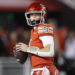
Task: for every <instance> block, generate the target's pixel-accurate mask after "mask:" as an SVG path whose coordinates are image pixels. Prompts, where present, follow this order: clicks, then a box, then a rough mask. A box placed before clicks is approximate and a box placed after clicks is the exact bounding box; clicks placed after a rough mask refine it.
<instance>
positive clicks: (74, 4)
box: [59, 0, 75, 10]
mask: <svg viewBox="0 0 75 75" xmlns="http://www.w3.org/2000/svg"><path fill="white" fill-rule="evenodd" d="M59 1H60V2H62V3H64V4H66V5H67V6H69V7H71V8H72V9H74V10H75V0H59Z"/></svg>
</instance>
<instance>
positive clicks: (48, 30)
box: [30, 24, 55, 68]
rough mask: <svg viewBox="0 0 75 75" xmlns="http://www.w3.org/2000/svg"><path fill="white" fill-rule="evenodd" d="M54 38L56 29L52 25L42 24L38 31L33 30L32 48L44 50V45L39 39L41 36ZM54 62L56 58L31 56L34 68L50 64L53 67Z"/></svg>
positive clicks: (37, 28)
mask: <svg viewBox="0 0 75 75" xmlns="http://www.w3.org/2000/svg"><path fill="white" fill-rule="evenodd" d="M45 35H49V36H53V38H55V37H54V29H53V27H52V25H51V24H40V25H38V26H37V27H36V29H32V30H31V37H30V46H35V47H38V48H40V49H41V48H43V43H42V41H41V40H40V39H39V36H45ZM53 62H54V57H40V56H36V55H34V54H32V55H31V66H32V68H36V67H37V66H38V65H42V64H49V65H52V64H53Z"/></svg>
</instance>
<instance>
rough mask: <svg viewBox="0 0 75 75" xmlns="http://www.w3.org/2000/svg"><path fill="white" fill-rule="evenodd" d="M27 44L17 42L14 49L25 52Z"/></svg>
mask: <svg viewBox="0 0 75 75" xmlns="http://www.w3.org/2000/svg"><path fill="white" fill-rule="evenodd" d="M27 49H28V46H27V45H26V44H24V43H18V44H16V46H15V50H16V51H23V52H27Z"/></svg>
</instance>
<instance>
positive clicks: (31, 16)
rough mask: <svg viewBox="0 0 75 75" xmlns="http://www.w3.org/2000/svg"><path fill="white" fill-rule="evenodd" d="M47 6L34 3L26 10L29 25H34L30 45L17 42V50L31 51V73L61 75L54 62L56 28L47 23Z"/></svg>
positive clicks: (34, 74)
mask: <svg viewBox="0 0 75 75" xmlns="http://www.w3.org/2000/svg"><path fill="white" fill-rule="evenodd" d="M46 14H47V13H46V7H45V6H44V5H42V4H40V3H32V4H31V5H30V6H29V7H28V8H27V10H26V12H25V17H26V20H27V23H28V25H29V26H33V29H32V30H31V37H30V42H29V46H28V45H26V44H24V43H18V44H16V50H17V51H23V52H27V53H31V54H32V55H31V66H32V72H31V75H59V71H58V69H57V68H56V67H55V66H54V65H53V62H54V40H55V35H54V29H53V26H52V25H51V24H46V23H45V19H46Z"/></svg>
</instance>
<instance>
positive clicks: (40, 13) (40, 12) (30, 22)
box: [25, 11, 45, 26]
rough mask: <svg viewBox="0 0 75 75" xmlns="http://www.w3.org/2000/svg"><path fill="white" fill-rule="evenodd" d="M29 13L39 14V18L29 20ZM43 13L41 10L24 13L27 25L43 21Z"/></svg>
mask: <svg viewBox="0 0 75 75" xmlns="http://www.w3.org/2000/svg"><path fill="white" fill-rule="evenodd" d="M31 14H39V15H40V19H38V20H33V21H31V19H30V15H31ZM44 14H45V12H42V11H33V12H27V13H25V17H26V20H27V24H28V25H29V26H36V25H39V24H42V23H44Z"/></svg>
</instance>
